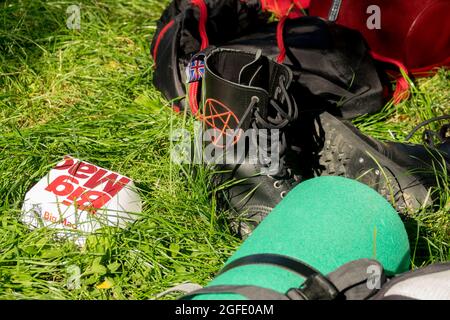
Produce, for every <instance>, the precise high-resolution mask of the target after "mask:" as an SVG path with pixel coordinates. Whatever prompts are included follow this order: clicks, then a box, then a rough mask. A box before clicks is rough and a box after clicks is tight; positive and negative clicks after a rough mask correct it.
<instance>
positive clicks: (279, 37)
mask: <svg viewBox="0 0 450 320" xmlns="http://www.w3.org/2000/svg"><path fill="white" fill-rule="evenodd" d="M287 19H288V17H287V16H284V17H282V18H281V20H280V21H279V22H278V26H277V43H278V48H279V49H280V54H279V55H278V58H277V62H278V63H283V62H284V59H286V46H285V45H284V25H285V24H286V20H287Z"/></svg>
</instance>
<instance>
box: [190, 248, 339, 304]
mask: <svg viewBox="0 0 450 320" xmlns="http://www.w3.org/2000/svg"><path fill="white" fill-rule="evenodd" d="M248 265H272V266H276V267H279V268H282V269H285V270H288V271H290V272H292V273H295V274H297V275H299V276H301V277H302V278H305V279H306V281H305V282H304V285H303V287H302V288H295V289H292V290H290V291H289V292H288V293H287V294H286V295H284V294H281V293H279V292H276V291H273V290H270V289H266V288H261V287H255V286H212V287H208V288H205V289H201V290H198V291H195V292H193V293H192V294H190V295H189V296H187V298H192V297H194V296H196V295H198V294H201V295H204V294H214V293H234V294H238V295H242V296H244V297H246V298H247V299H250V300H317V299H322V300H333V299H334V298H336V296H337V295H338V290H337V289H336V287H335V286H334V285H333V284H332V283H331V282H330V281H329V280H328V279H327V278H326V277H325V276H323V275H322V274H321V273H320V272H319V271H317V270H316V269H314V268H313V267H311V266H309V265H307V264H306V263H304V262H301V261H299V260H296V259H293V258H291V257H288V256H282V255H278V254H257V255H251V256H247V257H243V258H240V259H237V260H235V261H233V262H231V263H229V264H227V265H226V266H225V267H224V268H223V269H222V270H221V272H220V273H219V274H218V275H221V274H224V273H226V272H228V271H230V270H233V269H236V268H239V267H243V266H248ZM185 298H186V297H185Z"/></svg>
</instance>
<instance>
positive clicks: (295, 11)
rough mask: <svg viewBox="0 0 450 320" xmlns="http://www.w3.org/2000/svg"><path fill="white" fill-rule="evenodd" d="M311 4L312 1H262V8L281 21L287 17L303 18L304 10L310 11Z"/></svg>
mask: <svg viewBox="0 0 450 320" xmlns="http://www.w3.org/2000/svg"><path fill="white" fill-rule="evenodd" d="M319 1H320V0H319ZM310 2H311V0H261V7H262V10H263V11H269V12H272V13H273V14H275V16H276V17H277V18H279V19H281V18H282V17H285V16H288V17H289V18H290V19H296V18H299V17H302V16H303V11H302V10H305V9H308V7H309V5H310Z"/></svg>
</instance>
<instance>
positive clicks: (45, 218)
mask: <svg viewBox="0 0 450 320" xmlns="http://www.w3.org/2000/svg"><path fill="white" fill-rule="evenodd" d="M141 212H142V202H141V199H140V196H139V194H138V193H137V192H136V187H135V185H134V183H133V181H132V180H131V179H130V178H127V177H125V176H122V175H120V174H119V173H116V172H112V171H109V170H106V169H103V168H100V167H98V166H96V165H93V164H90V163H87V162H84V161H81V160H78V159H75V158H72V157H70V156H66V157H65V158H64V160H63V161H62V162H60V163H58V164H57V165H56V166H55V167H54V168H53V169H52V170H50V172H49V173H48V174H47V175H46V176H45V177H44V178H43V179H42V180H40V181H39V182H38V183H37V184H36V185H35V186H34V187H33V188H32V189H31V190H30V191H29V192H28V193H27V194H26V196H25V201H24V204H23V208H22V221H23V222H24V223H25V224H27V225H29V226H30V227H31V228H40V227H48V228H52V229H57V230H58V231H57V235H58V236H61V237H65V238H71V239H73V240H74V241H75V242H76V243H77V244H79V245H83V244H84V243H85V241H86V237H87V236H88V235H89V234H90V233H93V232H94V231H96V230H98V229H100V228H103V227H106V226H108V227H118V228H126V227H127V225H129V224H130V223H133V222H134V221H136V219H137V215H138V214H139V213H141Z"/></svg>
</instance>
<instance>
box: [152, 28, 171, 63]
mask: <svg viewBox="0 0 450 320" xmlns="http://www.w3.org/2000/svg"><path fill="white" fill-rule="evenodd" d="M174 23H175V21H174V20H172V21H170V22H169V23H168V24H167V25H166V26H164V28H162V29H161V32H160V33H159V35H158V38H157V39H156V44H155V47H154V48H153V60H154V61H155V65H156V58H157V57H156V56H157V54H158V48H159V44H160V43H161V40H162V38H163V37H164V35H165V34H166V33H167V31H168V30H169V29H170V28H171V27H172V26H173V24H174Z"/></svg>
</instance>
